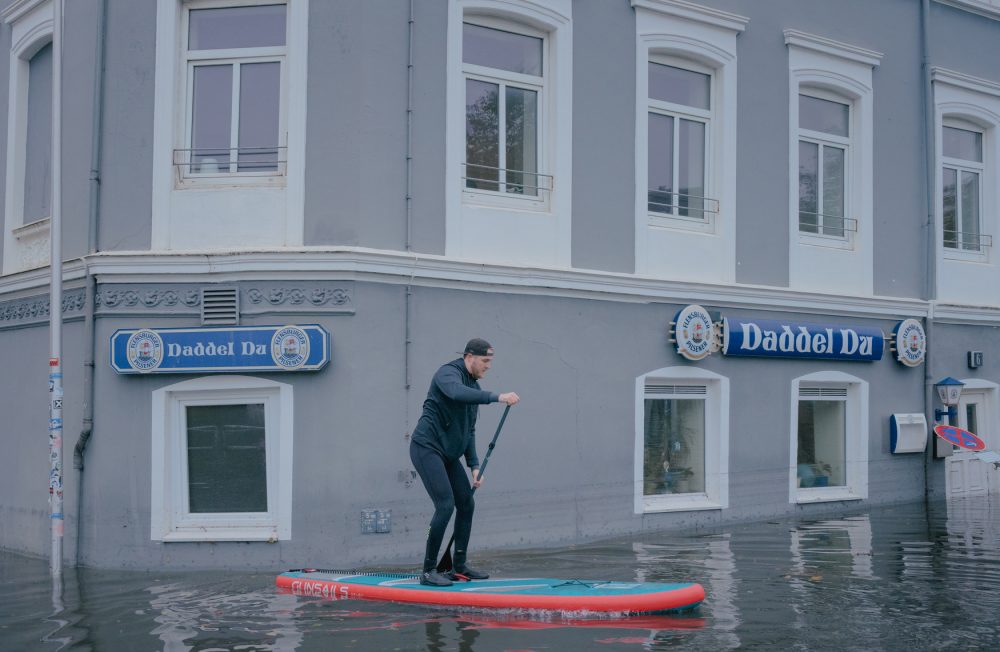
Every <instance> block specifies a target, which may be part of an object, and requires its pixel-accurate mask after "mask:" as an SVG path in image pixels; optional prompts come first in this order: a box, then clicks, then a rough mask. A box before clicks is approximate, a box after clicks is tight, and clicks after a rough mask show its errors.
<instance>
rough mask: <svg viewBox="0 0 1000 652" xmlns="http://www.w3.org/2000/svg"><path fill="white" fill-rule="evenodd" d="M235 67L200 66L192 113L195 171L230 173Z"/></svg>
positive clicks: (193, 168)
mask: <svg viewBox="0 0 1000 652" xmlns="http://www.w3.org/2000/svg"><path fill="white" fill-rule="evenodd" d="M232 97H233V67H232V66H231V65H228V64H227V65H221V66H197V67H196V68H195V69H194V98H193V108H192V115H191V149H192V150H194V151H192V152H191V171H192V172H219V171H222V172H228V171H229V148H230V137H231V134H230V128H231V126H232V117H233V116H232V112H233V103H232Z"/></svg>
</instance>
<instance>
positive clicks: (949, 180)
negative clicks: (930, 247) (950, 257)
mask: <svg viewBox="0 0 1000 652" xmlns="http://www.w3.org/2000/svg"><path fill="white" fill-rule="evenodd" d="M941 182H942V183H941V190H942V192H941V195H942V198H943V203H944V207H943V208H944V211H943V212H944V246H945V247H948V248H950V249H957V248H958V170H953V169H951V168H944V171H943V174H942V179H941Z"/></svg>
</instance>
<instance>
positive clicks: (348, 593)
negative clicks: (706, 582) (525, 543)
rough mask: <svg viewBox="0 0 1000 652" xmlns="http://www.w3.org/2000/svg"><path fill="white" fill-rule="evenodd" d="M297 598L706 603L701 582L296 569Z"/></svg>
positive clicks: (643, 610) (285, 577) (283, 582)
mask: <svg viewBox="0 0 1000 652" xmlns="http://www.w3.org/2000/svg"><path fill="white" fill-rule="evenodd" d="M277 585H278V587H279V588H282V589H285V590H288V591H291V592H292V593H295V594H296V595H308V596H320V597H325V598H336V599H345V600H346V599H350V600H354V599H360V600H385V601H390V602H411V603H418V604H426V605H438V606H451V607H473V608H480V609H531V610H544V611H561V612H600V613H618V614H652V613H662V612H668V611H684V610H687V609H693V608H694V607H697V606H698V605H699V604H700V603H701V601H702V600H704V599H705V589H703V588H702V587H701V585H700V584H659V583H652V582H592V581H581V580H559V579H545V578H537V577H533V578H519V579H488V580H472V581H470V582H455V583H454V584H453V585H451V586H425V585H423V584H421V583H420V577H419V576H418V575H394V574H382V573H351V572H345V571H327V570H313V569H304V570H294V571H288V572H286V573H282V574H281V575H279V576H278V579H277Z"/></svg>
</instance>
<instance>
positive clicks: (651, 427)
mask: <svg viewBox="0 0 1000 652" xmlns="http://www.w3.org/2000/svg"><path fill="white" fill-rule="evenodd" d="M706 393H707V391H706V388H705V386H703V385H671V384H665V383H657V382H655V381H647V382H646V395H645V398H644V401H643V403H644V419H643V423H644V424H645V428H644V433H645V434H644V444H645V445H644V448H643V465H642V468H643V491H642V493H643V496H662V495H665V494H687V493H704V492H705V395H706Z"/></svg>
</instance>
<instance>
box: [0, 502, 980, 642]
mask: <svg viewBox="0 0 1000 652" xmlns="http://www.w3.org/2000/svg"><path fill="white" fill-rule="evenodd" d="M475 561H476V562H477V565H479V566H482V567H484V568H487V569H489V570H491V571H492V572H493V573H495V574H497V575H505V576H521V577H525V576H530V575H542V576H545V577H561V578H566V579H602V580H620V581H636V580H642V581H664V582H682V581H695V582H699V583H701V584H702V585H703V586H704V587H705V591H706V593H707V597H706V600H705V602H704V603H703V604H702V605H701V607H699V608H698V609H696V610H694V611H692V612H688V613H684V614H680V615H664V616H646V617H638V618H620V619H608V618H603V619H588V620H573V619H568V618H566V617H563V616H548V617H541V616H539V615H532V614H519V613H498V612H482V611H464V612H463V611H455V610H449V609H441V608H437V609H435V608H424V607H418V606H410V605H397V604H386V603H378V602H363V601H353V600H343V601H334V600H326V599H322V598H314V597H300V596H295V595H290V594H285V593H280V592H278V591H277V590H276V589H275V588H274V584H273V582H274V576H273V574H271V573H256V574H255V573H240V574H234V573H210V574H203V573H199V574H194V573H135V572H111V571H96V570H89V569H82V570H75V569H67V570H66V573H65V577H64V580H63V582H62V587H61V588H62V591H61V599H60V598H58V593H59V592H58V591H55V592H54V591H53V582H52V580H51V578H50V576H49V573H48V566H47V562H46V561H45V560H35V559H27V558H24V557H19V556H16V555H12V554H9V553H0V650H4V651H6V650H31V651H34V650H168V651H171V652H172V651H181V650H204V651H208V650H432V651H443V650H459V651H473V650H475V651H489V650H497V651H501V650H509V651H522V650H558V651H563V650H600V651H607V652H612V651H617V650H637V651H638V650H667V649H674V648H681V649H697V650H721V649H733V648H745V649H757V650H786V649H792V650H838V651H840V650H866V651H867V650H914V649H915V650H976V649H983V650H996V649H1000V496H997V495H993V496H992V497H980V498H968V499H964V500H960V501H955V502H952V503H950V504H945V503H943V502H941V503H932V504H931V505H930V506H927V507H925V505H924V504H923V503H919V504H907V505H900V506H892V507H882V508H876V509H870V510H867V511H863V512H858V513H855V514H853V515H850V516H847V517H844V518H836V519H813V520H781V521H769V522H765V523H755V524H749V525H740V526H733V527H728V528H720V529H715V530H700V531H697V532H691V533H683V534H678V533H665V534H657V535H644V536H642V537H637V538H632V539H627V540H626V539H621V540H614V541H605V542H601V543H599V544H588V545H580V546H571V547H565V548H559V549H547V550H529V551H524V550H519V551H516V552H504V553H495V554H491V555H479V556H476V558H475ZM56 587H57V588H58V584H57V585H56ZM54 596H55V599H54Z"/></svg>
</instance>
